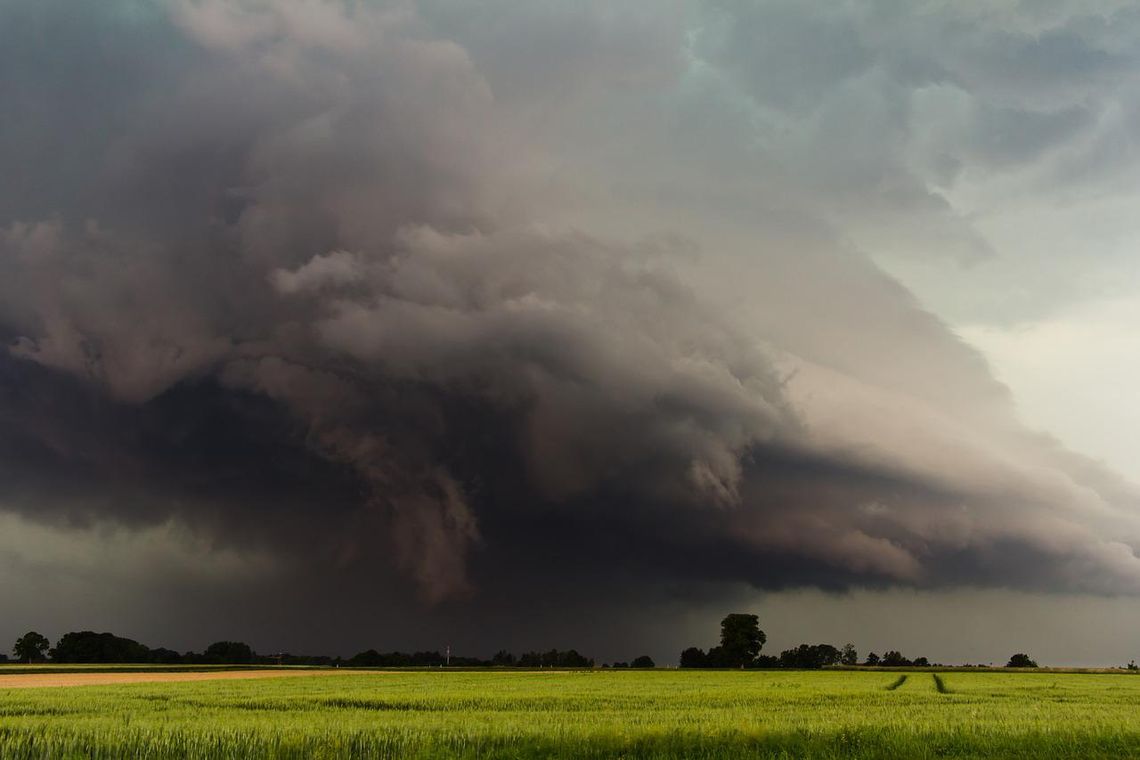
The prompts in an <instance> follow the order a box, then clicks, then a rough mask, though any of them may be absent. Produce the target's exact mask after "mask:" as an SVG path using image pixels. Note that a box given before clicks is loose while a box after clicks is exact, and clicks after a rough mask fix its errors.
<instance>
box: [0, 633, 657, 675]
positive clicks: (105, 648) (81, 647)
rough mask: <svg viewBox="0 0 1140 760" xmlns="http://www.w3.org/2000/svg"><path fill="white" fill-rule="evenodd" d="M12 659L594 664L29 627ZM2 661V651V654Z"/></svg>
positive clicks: (577, 658) (575, 659)
mask: <svg viewBox="0 0 1140 760" xmlns="http://www.w3.org/2000/svg"><path fill="white" fill-rule="evenodd" d="M12 653H13V654H14V655H15V657H16V660H17V661H19V662H25V663H34V662H54V663H74V664H78V663H149V664H154V665H326V666H335V667H363V668H400V667H441V666H443V665H451V666H458V667H520V668H592V667H594V658H592V657H587V656H585V655H583V654H580V653H579V652H578V651H577V650H576V649H568V650H564V651H563V650H559V649H550V650H547V651H535V652H524V653H523V654H521V655H519V656H517V657H516V656H515V655H514V654H512V653H511V652H508V651H506V650H500V651H499V652H497V653H495V655H494V656H493V657H491V658H490V659H480V658H478V657H464V656H457V655H451V654H450V653H442V652H439V651H435V650H433V651H424V652H378V651H376V650H375V649H368V650H365V651H363V652H359V653H357V654H355V655H353V656H352V657H349V658H347V659H344V658H342V657H327V656H323V655H318V656H310V655H292V654H286V653H280V654H258V653H257V652H255V651H254V650H253V648H252V647H251V646H250V645H249V644H246V643H245V642H242V641H216V642H214V643H213V644H210V645H209V646H208V647H206V649H205V650H203V651H202V652H200V653H199V652H183V653H179V652H176V651H174V650H173V649H166V648H165V647H158V648H156V649H151V648H150V647H147V646H146V645H145V644H140V643H139V642H137V641H135V640H134V639H128V638H124V637H122V636H116V635H114V634H113V633H95V632H94V631H73V632H71V633H65V634H64V635H63V636H61V637H60V639H59V641H57V642H56V644H55V646H54V647H53V646H52V645H51V642H50V641H48V639H47V637H46V636H44V635H42V634H40V633H37V632H36V631H29V632H28V633H25V634H24V635H23V636H21V637H20V638H18V639H17V640H16V643H15V645H14V646H13V647H12ZM0 657H2V659H0V661H6V660H7V657H6V656H0ZM653 666H654V663H653V660H652V659H650V658H649V657H647V656H645V655H642V656H640V657H638V658H636V659H635V660H633V663H632V664H629V663H625V662H619V663H614V664H613V665H612V666H611V665H609V664H606V665H603V666H602V667H635V668H651V667H653Z"/></svg>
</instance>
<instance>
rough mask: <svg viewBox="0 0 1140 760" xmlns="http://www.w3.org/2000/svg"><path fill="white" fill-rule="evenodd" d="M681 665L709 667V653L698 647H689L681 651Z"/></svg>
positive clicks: (684, 666)
mask: <svg viewBox="0 0 1140 760" xmlns="http://www.w3.org/2000/svg"><path fill="white" fill-rule="evenodd" d="M681 667H682V668H707V667H708V655H706V654H705V650H703V649H697V648H696V647H689V648H688V649H686V650H685V651H683V652H681Z"/></svg>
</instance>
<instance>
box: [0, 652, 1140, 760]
mask: <svg viewBox="0 0 1140 760" xmlns="http://www.w3.org/2000/svg"><path fill="white" fill-rule="evenodd" d="M934 675H935V677H934V678H931V679H925V678H917V677H914V678H910V679H909V680H906V681H905V682H903V681H902V680H901V679H899V678H898V677H897V674H892V673H884V672H858V671H853V672H840V671H823V672H747V671H708V672H692V671H676V670H661V671H634V672H620V671H619V672H612V671H547V672H446V671H444V672H440V671H435V672H425V671H413V672H389V673H374V674H345V675H330V676H325V677H322V678H311V679H310V678H290V679H266V680H257V681H205V682H195V683H167V684H160V683H148V684H128V685H117V686H86V687H79V688H56V689H47V688H45V689H11V690H6V691H5V690H0V758H16V759H23V758H37V759H39V758H119V757H132V758H143V759H152V760H161V759H164V758H334V757H337V758H339V757H367V758H373V757H375V758H387V757H393V758H394V757H400V758H404V757H410V758H436V757H450V758H484V757H506V758H520V759H521V758H538V757H542V758H547V757H551V758H580V757H585V758H591V757H593V758H602V757H624V758H657V759H661V760H663V759H665V758H707V759H709V760H711V759H713V758H735V757H762V758H793V757H820V758H840V757H844V758H846V757H852V758H897V757H919V758H935V757H955V758H982V757H1016V758H1060V757H1082V758H1110V757H1113V758H1115V757H1128V756H1140V724H1138V722H1137V721H1136V719H1135V718H1136V715H1137V714H1138V708H1140V678H1137V677H1134V676H1128V675H1122V674H1121V675H1080V674H1056V673H965V672H955V673H952V674H949V675H940V674H934ZM892 681H897V682H898V684H897V686H896V688H895V689H893V690H890V691H888V690H887V689H886V687H887V686H889V685H892ZM940 682H941V688H939V684H940ZM950 687H952V690H950ZM940 692H941V693H940Z"/></svg>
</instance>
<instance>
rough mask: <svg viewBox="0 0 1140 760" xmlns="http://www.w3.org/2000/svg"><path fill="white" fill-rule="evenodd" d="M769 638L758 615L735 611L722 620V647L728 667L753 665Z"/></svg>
mask: <svg viewBox="0 0 1140 760" xmlns="http://www.w3.org/2000/svg"><path fill="white" fill-rule="evenodd" d="M767 640H768V637H767V636H766V635H764V632H763V631H761V630H760V618H758V617H757V616H756V615H746V614H743V613H733V614H731V615H728V616H727V617H726V618H725V619H724V620H722V621H720V647H721V650H722V652H723V654H722V656H723V658H724V662H725V665H726V666H727V667H731V668H744V667H747V666H749V665H751V664H752V663H753V661H755V659H756V657H757V656H758V655H759V654H760V649H761V648H762V647H763V646H764V642H766V641H767Z"/></svg>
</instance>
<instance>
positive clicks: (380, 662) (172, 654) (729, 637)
mask: <svg viewBox="0 0 1140 760" xmlns="http://www.w3.org/2000/svg"><path fill="white" fill-rule="evenodd" d="M767 640H768V637H767V635H766V634H765V633H764V631H762V630H761V629H760V619H759V617H758V616H756V615H750V614H744V613H733V614H731V615H728V616H727V617H725V618H724V620H722V621H721V624H720V644H719V645H718V646H714V647H711V648H709V649H708V650H704V649H699V648H697V647H689V648H687V649H685V650H684V651H682V652H681V657H680V666H681V667H682V668H792V669H797V670H805V669H806V670H812V669H818V668H828V667H835V666H854V665H865V666H879V667H891V668H897V667H912V666H913V667H928V666H931V664H932V663H931V662H930V661H929V660H928V659H927V658H925V657H916V658H914V659H910V658H908V657H905V656H904V655H903V654H902V653H901V652H899V651H897V650H893V649H892V650H887V651H886V652H884V653H883V655H882V656H880V655H878V654H876V653H875V652H870V653H868V654H867V656H866V658H864V659H863V661H862V662H860V660H859V655H858V652H857V651H856V650H855V647H854V646H853V645H852V644H846V645H844V646H842V647H835V646H833V645H831V644H800V645H799V646H796V647H793V648H791V649H785V650H784V651H783V652H780V654H779V655H766V654H762V653H761V650H762V649H763V647H764V644H765V643H766V642H767ZM12 652H13V654H14V655H15V657H16V660H17V661H19V662H28V663H31V662H47V661H50V662H56V663H150V664H156V665H318V666H319V665H324V666H335V667H362V668H399V667H442V666H444V665H450V666H456V667H519V668H592V667H595V661H594V658H592V657H587V656H585V655H583V654H580V653H579V652H578V651H577V650H575V649H568V650H558V649H551V650H547V651H533V652H524V653H523V654H521V655H519V656H517V657H516V656H515V655H514V654H512V653H511V652H508V651H506V650H500V651H498V652H496V653H495V654H494V655H493V656H492V657H491V658H489V659H481V658H478V657H464V656H457V655H452V654H450V652H447V653H441V652H439V651H437V650H432V651H422V652H379V651H377V650H375V649H368V650H365V651H363V652H359V653H357V654H355V655H353V656H352V657H349V658H347V659H344V658H341V657H327V656H323V655H318V656H311V655H292V654H287V653H278V654H258V653H257V652H255V651H254V650H253V648H252V647H251V646H250V645H249V644H246V643H245V642H241V641H216V642H214V643H212V644H210V645H209V646H208V647H206V648H205V649H204V650H203V651H202V652H182V653H179V652H176V651H174V650H172V649H166V648H164V647H158V648H155V649H151V648H150V647H147V646H146V645H144V644H140V643H139V642H137V641H135V640H133V639H128V638H123V637H121V636H116V635H114V634H112V633H95V632H94V631H72V632H71V633H66V634H64V635H63V636H61V637H60V639H59V641H57V642H56V644H55V646H54V647H53V646H51V642H50V641H48V639H47V637H45V636H43V635H41V634H39V633H37V632H35V631H29V632H28V633H26V634H24V635H23V636H21V637H20V638H19V639H17V640H16V643H15V645H14V646H13V648H12ZM6 660H7V657H4V656H2V655H0V661H6ZM934 665H938V663H934ZM601 667H603V668H652V667H656V663H654V661H653V659H652V658H651V657H649V656H648V655H641V656H639V657H637V658H635V659H633V660H632V661H631V662H624V661H621V662H614V663H612V664H611V663H606V664H603V665H602V666H601ZM1006 667H1010V668H1035V667H1037V663H1036V662H1035V661H1034V660H1033V659H1032V658H1030V657H1029V655H1027V654H1024V653H1017V654H1015V655H1013V656H1012V657H1011V658H1010V660H1009V662H1008V663H1007V664H1006ZM1132 667H1135V666H1134V665H1132Z"/></svg>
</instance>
